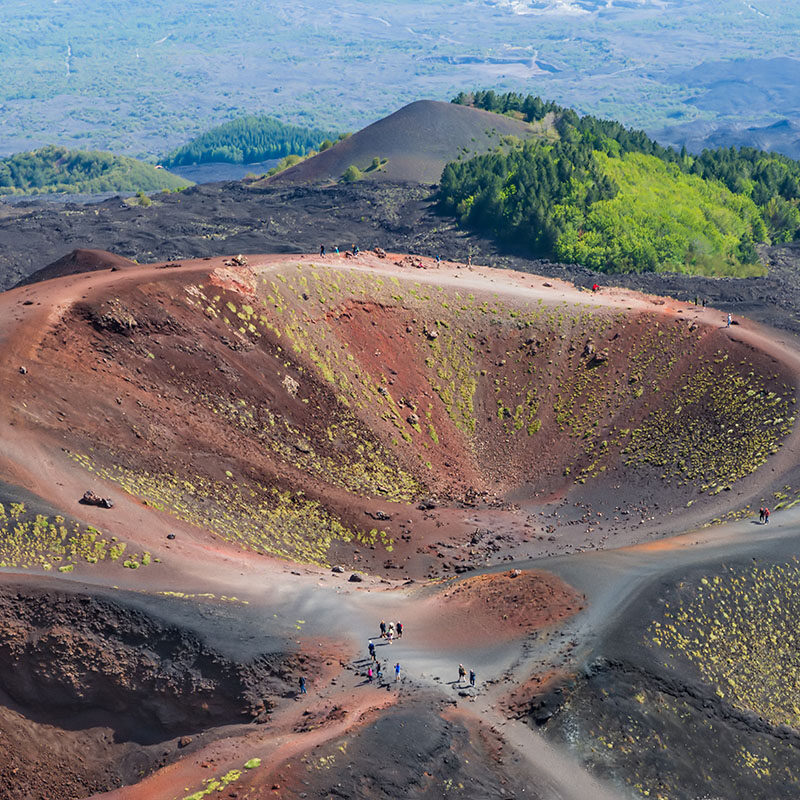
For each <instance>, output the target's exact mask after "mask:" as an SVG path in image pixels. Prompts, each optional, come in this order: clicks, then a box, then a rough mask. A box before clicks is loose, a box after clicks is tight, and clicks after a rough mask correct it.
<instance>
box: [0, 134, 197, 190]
mask: <svg viewBox="0 0 800 800" xmlns="http://www.w3.org/2000/svg"><path fill="white" fill-rule="evenodd" d="M190 184H191V181H187V180H185V179H184V178H179V177H178V176H177V175H173V174H172V173H171V172H167V171H166V170H164V169H156V168H155V167H153V166H151V165H150V164H145V163H144V162H142V161H137V160H136V159H134V158H128V157H127V156H117V155H114V154H113V153H105V152H101V151H97V150H67V149H66V148H65V147H56V146H52V145H51V146H50V147H43V148H41V149H40V150H34V151H32V152H29V153H16V154H15V155H13V156H10V157H8V158H4V159H2V160H0V195H1V194H51V193H69V194H99V193H101V192H158V191H163V190H165V189H181V188H184V187H186V186H189V185H190Z"/></svg>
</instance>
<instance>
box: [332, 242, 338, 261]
mask: <svg viewBox="0 0 800 800" xmlns="http://www.w3.org/2000/svg"><path fill="white" fill-rule="evenodd" d="M333 254H334V255H335V256H336V257H337V258H338V257H339V245H338V244H337V245H336V247H334V248H333Z"/></svg>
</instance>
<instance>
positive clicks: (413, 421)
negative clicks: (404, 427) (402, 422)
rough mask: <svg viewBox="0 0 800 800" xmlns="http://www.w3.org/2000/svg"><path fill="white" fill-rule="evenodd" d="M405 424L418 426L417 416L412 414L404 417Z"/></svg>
mask: <svg viewBox="0 0 800 800" xmlns="http://www.w3.org/2000/svg"><path fill="white" fill-rule="evenodd" d="M406 422H407V423H408V424H409V425H419V415H418V414H415V413H413V412H412V413H411V414H409V415H408V416H407V417H406Z"/></svg>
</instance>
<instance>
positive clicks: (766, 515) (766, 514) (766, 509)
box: [764, 508, 769, 525]
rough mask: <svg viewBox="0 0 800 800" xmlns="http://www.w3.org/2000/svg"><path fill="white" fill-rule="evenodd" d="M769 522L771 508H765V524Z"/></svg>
mask: <svg viewBox="0 0 800 800" xmlns="http://www.w3.org/2000/svg"><path fill="white" fill-rule="evenodd" d="M768 522H769V509H768V508H765V509H764V524H765V525H766V524H767V523H768Z"/></svg>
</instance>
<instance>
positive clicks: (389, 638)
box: [386, 628, 394, 644]
mask: <svg viewBox="0 0 800 800" xmlns="http://www.w3.org/2000/svg"><path fill="white" fill-rule="evenodd" d="M386 639H387V640H388V642H389V644H391V643H392V639H394V628H389V632H388V633H387V634H386Z"/></svg>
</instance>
